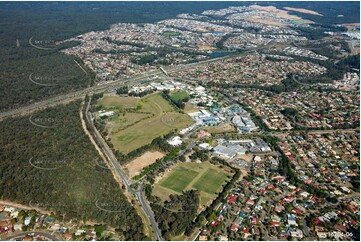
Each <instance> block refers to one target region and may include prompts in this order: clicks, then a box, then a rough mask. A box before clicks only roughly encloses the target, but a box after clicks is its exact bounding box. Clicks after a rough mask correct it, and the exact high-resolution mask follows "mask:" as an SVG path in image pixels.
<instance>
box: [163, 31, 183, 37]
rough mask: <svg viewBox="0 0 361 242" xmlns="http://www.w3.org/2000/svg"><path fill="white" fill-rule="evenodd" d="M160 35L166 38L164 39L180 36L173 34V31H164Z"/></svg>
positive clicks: (176, 33)
mask: <svg viewBox="0 0 361 242" xmlns="http://www.w3.org/2000/svg"><path fill="white" fill-rule="evenodd" d="M162 35H163V36H166V37H172V36H178V35H180V33H178V32H175V31H164V32H163V33H162Z"/></svg>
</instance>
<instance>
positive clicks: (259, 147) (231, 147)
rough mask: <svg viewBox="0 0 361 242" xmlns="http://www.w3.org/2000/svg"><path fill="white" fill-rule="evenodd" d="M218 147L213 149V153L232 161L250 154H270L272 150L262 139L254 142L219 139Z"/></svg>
mask: <svg viewBox="0 0 361 242" xmlns="http://www.w3.org/2000/svg"><path fill="white" fill-rule="evenodd" d="M217 143H218V145H217V146H216V147H214V148H213V153H214V154H215V155H218V156H220V157H222V158H225V159H228V160H231V159H233V158H237V157H239V156H243V155H245V154H246V152H247V153H248V152H249V153H268V152H272V149H271V148H270V147H269V146H268V144H267V143H266V142H264V141H263V140H262V139H257V140H256V141H254V140H224V139H218V140H217Z"/></svg>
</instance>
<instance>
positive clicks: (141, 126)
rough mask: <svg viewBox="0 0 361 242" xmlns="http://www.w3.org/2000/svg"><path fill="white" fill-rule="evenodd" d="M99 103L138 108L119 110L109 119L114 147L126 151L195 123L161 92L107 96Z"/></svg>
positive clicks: (109, 130) (106, 106) (107, 107)
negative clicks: (137, 95)
mask: <svg viewBox="0 0 361 242" xmlns="http://www.w3.org/2000/svg"><path fill="white" fill-rule="evenodd" d="M128 99H129V100H128ZM98 104H102V105H103V106H104V108H105V109H107V110H108V109H109V110H110V109H116V110H117V109H119V108H122V107H127V108H134V107H136V109H132V110H121V111H117V115H115V116H113V117H111V118H108V119H107V120H106V128H107V131H108V133H109V136H110V138H111V141H112V143H113V145H114V147H115V148H116V149H118V150H119V151H121V152H122V153H124V154H128V153H129V152H131V151H133V150H135V149H137V148H139V147H142V146H144V145H146V144H149V143H150V142H152V140H153V139H155V138H156V137H159V136H162V135H165V134H167V133H169V132H170V131H172V130H176V129H179V130H180V129H183V128H185V127H187V126H189V125H191V124H192V122H193V121H192V119H191V118H190V117H189V116H188V115H186V114H182V113H179V112H177V111H175V108H174V107H173V106H172V105H171V104H170V103H169V102H168V101H167V100H165V99H164V98H163V97H162V95H161V94H160V93H154V94H150V95H147V96H145V97H143V98H141V99H139V98H135V97H118V96H106V97H104V98H102V99H100V100H99V102H98Z"/></svg>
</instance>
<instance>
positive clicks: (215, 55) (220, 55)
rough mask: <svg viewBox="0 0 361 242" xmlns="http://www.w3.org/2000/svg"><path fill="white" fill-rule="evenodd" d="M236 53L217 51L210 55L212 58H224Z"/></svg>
mask: <svg viewBox="0 0 361 242" xmlns="http://www.w3.org/2000/svg"><path fill="white" fill-rule="evenodd" d="M232 53H234V52H231V51H215V52H213V53H210V54H208V55H209V56H210V57H212V58H217V57H222V56H226V55H229V54H232Z"/></svg>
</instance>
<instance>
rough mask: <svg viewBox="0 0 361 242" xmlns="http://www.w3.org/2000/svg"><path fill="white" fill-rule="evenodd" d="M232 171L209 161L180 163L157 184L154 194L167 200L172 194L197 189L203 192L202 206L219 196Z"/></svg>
mask: <svg viewBox="0 0 361 242" xmlns="http://www.w3.org/2000/svg"><path fill="white" fill-rule="evenodd" d="M231 173H232V171H231V170H229V168H222V169H221V168H219V167H218V166H215V165H212V164H210V163H209V162H203V163H194V162H188V163H180V164H177V165H175V167H173V169H172V171H170V172H169V173H167V174H166V175H165V176H164V177H163V178H162V179H161V180H160V181H159V182H157V183H156V184H155V186H154V191H153V195H155V196H158V197H160V198H161V199H162V200H167V199H169V195H171V194H180V193H182V191H186V190H190V189H196V190H199V191H200V194H201V197H200V205H201V208H202V207H204V206H206V205H207V204H209V203H210V202H211V201H212V200H213V199H214V198H215V197H216V196H217V193H219V192H220V191H221V188H222V186H223V185H224V184H226V183H227V181H228V180H229V179H230V178H228V176H229V175H230V174H231Z"/></svg>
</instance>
